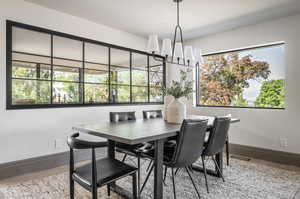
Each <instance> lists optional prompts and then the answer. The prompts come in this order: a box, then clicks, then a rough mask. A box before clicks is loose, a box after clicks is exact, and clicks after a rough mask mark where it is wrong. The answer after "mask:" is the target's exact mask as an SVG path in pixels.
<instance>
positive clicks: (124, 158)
mask: <svg viewBox="0 0 300 199" xmlns="http://www.w3.org/2000/svg"><path fill="white" fill-rule="evenodd" d="M126 157H127V154H126V153H125V154H124V156H123V159H122V162H125V160H126Z"/></svg>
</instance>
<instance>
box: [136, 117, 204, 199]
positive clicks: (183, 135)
mask: <svg viewBox="0 0 300 199" xmlns="http://www.w3.org/2000/svg"><path fill="white" fill-rule="evenodd" d="M207 122H208V121H207V120H184V121H183V122H182V125H181V129H180V131H179V132H178V136H177V145H176V147H175V148H173V149H174V150H173V151H165V152H164V161H163V164H164V166H165V167H166V168H171V172H172V183H173V191H174V198H175V199H176V188H175V173H174V169H177V168H184V169H185V170H186V172H187V173H188V175H189V177H190V180H191V182H192V184H193V186H194V188H195V190H196V192H197V195H198V197H199V198H201V197H200V193H199V191H198V189H197V187H196V184H195V182H194V180H193V177H192V175H191V168H190V165H192V164H193V163H195V162H196V161H197V160H198V159H199V158H200V156H201V154H202V151H203V145H204V139H205V133H206V129H207ZM146 154H148V156H149V158H152V159H153V158H154V151H153V150H151V151H148V152H147V153H146ZM153 168H154V165H152V166H151V169H150V171H149V172H148V174H147V176H146V179H145V182H144V183H143V186H142V188H141V192H142V191H143V189H144V187H145V185H146V183H147V181H148V179H149V176H150V174H151V172H152V171H153ZM165 173H166V172H165Z"/></svg>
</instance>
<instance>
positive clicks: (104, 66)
mask: <svg viewBox="0 0 300 199" xmlns="http://www.w3.org/2000/svg"><path fill="white" fill-rule="evenodd" d="M164 81H165V62H164V58H163V57H161V56H158V55H156V58H155V59H154V58H153V56H152V55H151V54H148V53H146V52H142V51H137V50H134V49H129V48H124V47H120V46H115V45H111V44H106V43H102V42H98V41H94V40H90V39H85V38H81V37H77V36H73V35H68V34H64V33H59V32H55V31H51V30H47V29H43V28H38V27H34V26H30V25H25V24H20V23H17V22H12V21H7V109H18V108H48V107H68V106H88V105H114V104H153V103H163V93H162V87H163V86H164V85H165V82H164Z"/></svg>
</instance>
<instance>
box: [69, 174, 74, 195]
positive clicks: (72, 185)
mask: <svg viewBox="0 0 300 199" xmlns="http://www.w3.org/2000/svg"><path fill="white" fill-rule="evenodd" d="M70 199H74V181H73V179H72V176H71V175H70Z"/></svg>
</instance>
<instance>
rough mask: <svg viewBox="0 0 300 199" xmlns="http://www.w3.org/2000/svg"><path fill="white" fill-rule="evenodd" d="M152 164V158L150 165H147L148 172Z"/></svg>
mask: <svg viewBox="0 0 300 199" xmlns="http://www.w3.org/2000/svg"><path fill="white" fill-rule="evenodd" d="M151 165H152V160H150V162H149V165H148V167H147V169H146V172H148V171H149V169H150V167H151Z"/></svg>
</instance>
